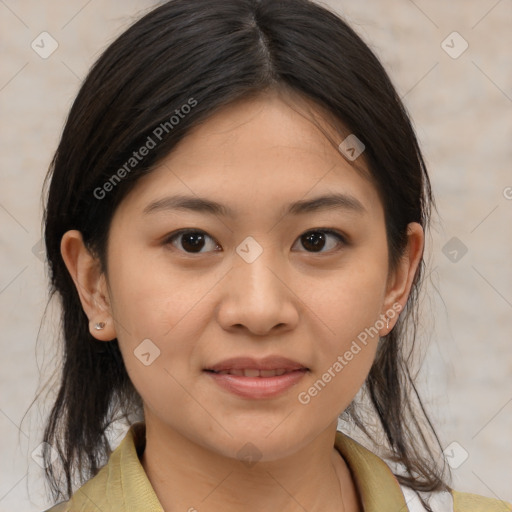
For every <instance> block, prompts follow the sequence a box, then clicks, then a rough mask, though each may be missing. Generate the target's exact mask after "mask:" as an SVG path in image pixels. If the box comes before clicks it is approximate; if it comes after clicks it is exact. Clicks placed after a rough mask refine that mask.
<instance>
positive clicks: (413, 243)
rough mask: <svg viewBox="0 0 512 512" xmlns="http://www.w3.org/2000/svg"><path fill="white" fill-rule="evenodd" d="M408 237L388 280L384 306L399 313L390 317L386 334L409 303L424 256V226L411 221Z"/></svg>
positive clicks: (408, 227)
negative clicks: (402, 252) (401, 254)
mask: <svg viewBox="0 0 512 512" xmlns="http://www.w3.org/2000/svg"><path fill="white" fill-rule="evenodd" d="M407 237H408V242H407V247H406V248H405V250H404V254H403V256H402V257H401V259H400V261H399V263H398V265H397V268H396V269H395V271H394V272H393V274H392V276H391V278H390V280H389V281H388V289H387V291H386V299H385V302H384V307H385V309H386V310H387V311H390V310H393V311H396V312H397V313H398V314H395V315H394V316H392V317H391V318H390V320H389V324H388V325H389V326H388V327H387V328H386V330H387V332H386V334H388V333H389V332H390V331H391V330H392V329H393V327H394V325H395V323H396V321H397V320H398V316H399V312H400V311H402V310H403V308H404V307H405V304H406V303H407V299H408V297H409V294H410V292H411V288H412V284H413V281H414V277H415V275H416V272H417V270H418V267H419V265H420V263H421V260H422V257H423V248H424V232H423V228H422V226H421V225H420V224H419V223H417V222H411V223H409V225H408V226H407ZM385 314H386V313H385Z"/></svg>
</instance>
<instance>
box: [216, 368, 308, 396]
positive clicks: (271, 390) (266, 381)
mask: <svg viewBox="0 0 512 512" xmlns="http://www.w3.org/2000/svg"><path fill="white" fill-rule="evenodd" d="M306 372H307V370H305V369H304V370H294V371H292V372H289V373H285V374H283V375H276V376H275V377H241V376H239V375H229V374H220V373H213V372H206V373H207V374H208V375H209V376H210V377H211V378H212V379H213V380H214V381H215V382H216V383H217V384H218V385H219V386H220V387H222V388H224V389H226V390H227V391H230V392H231V393H234V394H235V395H238V396H241V397H243V398H251V399H265V398H273V397H276V396H278V395H280V394H282V393H284V392H285V391H286V390H287V389H290V388H291V387H292V386H294V385H295V384H297V383H298V382H299V381H300V380H301V379H302V378H303V377H304V375H305V373H306Z"/></svg>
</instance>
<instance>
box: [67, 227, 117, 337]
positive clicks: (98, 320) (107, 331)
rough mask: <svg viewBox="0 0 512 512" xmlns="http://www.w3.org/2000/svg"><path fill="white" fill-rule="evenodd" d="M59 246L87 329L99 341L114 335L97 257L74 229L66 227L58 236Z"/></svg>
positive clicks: (104, 284) (107, 298) (103, 280)
mask: <svg viewBox="0 0 512 512" xmlns="http://www.w3.org/2000/svg"><path fill="white" fill-rule="evenodd" d="M60 250H61V254H62V258H63V260H64V263H65V264H66V267H67V269H68V272H69V274H70V275H71V278H72V279H73V282H74V283H75V287H76V289H77V292H78V295H79V297H80V302H81V303H82V307H83V309H84V312H85V314H86V315H87V317H88V318H89V331H90V333H91V335H92V336H94V337H95V338H96V339H98V340H100V341H110V340H113V339H114V338H115V337H116V332H115V327H114V322H113V319H112V312H111V308H110V300H109V297H108V289H107V286H106V279H105V275H104V274H103V273H102V271H101V266H100V262H99V260H98V259H97V258H96V257H94V256H93V255H92V254H91V253H90V251H89V250H88V249H87V247H86V246H85V244H84V241H83V238H82V234H81V233H80V231H77V230H70V231H67V232H66V233H65V234H64V235H63V237H62V240H61V244H60Z"/></svg>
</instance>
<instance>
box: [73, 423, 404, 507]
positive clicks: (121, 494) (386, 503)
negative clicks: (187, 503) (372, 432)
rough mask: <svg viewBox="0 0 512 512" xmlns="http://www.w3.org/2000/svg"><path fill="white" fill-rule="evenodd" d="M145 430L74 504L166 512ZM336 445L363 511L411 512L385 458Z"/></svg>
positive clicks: (135, 429)
mask: <svg viewBox="0 0 512 512" xmlns="http://www.w3.org/2000/svg"><path fill="white" fill-rule="evenodd" d="M145 431H146V427H145V424H144V423H143V422H138V423H135V424H133V425H132V426H131V427H130V429H129V430H128V432H127V434H126V436H125V438H124V439H123V440H122V441H121V443H120V445H119V446H118V447H117V448H116V449H115V450H114V451H113V452H112V454H111V455H110V458H109V461H108V464H107V465H106V466H104V467H103V468H102V469H101V470H100V472H99V473H98V474H97V475H96V476H95V477H93V478H92V479H91V480H89V481H88V482H87V483H86V484H84V485H83V486H82V487H81V488H80V489H79V490H78V491H77V492H76V493H75V495H74V496H73V500H72V501H73V502H74V504H76V505H79V506H80V505H82V506H83V505H85V504H88V506H90V504H91V502H92V503H94V505H96V506H97V507H99V508H100V509H101V508H102V506H104V507H105V509H106V510H121V508H119V506H120V504H123V506H124V508H122V510H126V511H127V512H139V511H140V510H144V511H146V512H164V510H163V508H162V505H161V504H160V502H159V501H158V498H157V496H156V494H155V491H154V489H153V487H152V486H151V483H150V481H149V479H148V477H147V475H146V472H145V471H144V468H143V467H142V464H141V462H140V456H141V455H142V453H143V451H144V447H145V444H146V438H145ZM334 446H335V448H336V449H337V450H338V452H339V453H340V454H341V456H342V457H343V458H344V459H345V461H346V463H347V466H348V467H349V469H350V471H351V473H352V476H353V478H354V481H355V484H356V487H357V489H358V492H359V495H360V496H361V500H362V503H363V507H364V512H382V511H383V510H392V511H396V512H405V511H407V510H408V509H407V505H406V503H405V499H404V496H403V494H402V491H401V489H400V485H399V483H398V481H397V479H396V477H395V476H394V475H393V473H392V472H391V469H390V468H389V467H388V465H387V464H386V463H385V462H384V461H383V460H382V459H380V458H379V457H378V456H377V455H375V454H374V453H372V452H371V451H369V450H368V449H366V448H365V447H363V446H362V445H361V444H359V443H358V442H357V441H355V440H353V439H351V438H350V437H348V436H347V435H345V434H343V433H342V432H340V431H337V432H336V438H335V444H334ZM73 510H74V509H73ZM78 510H82V509H81V508H78Z"/></svg>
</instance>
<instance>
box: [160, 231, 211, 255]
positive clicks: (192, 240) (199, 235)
mask: <svg viewBox="0 0 512 512" xmlns="http://www.w3.org/2000/svg"><path fill="white" fill-rule="evenodd" d="M208 239H210V240H211V241H213V243H210V247H213V249H214V250H215V248H216V247H219V244H217V242H216V241H215V240H214V239H213V238H212V237H211V236H210V235H208V234H207V233H205V232H204V231H201V230H199V229H180V230H179V231H175V232H174V233H171V234H170V235H169V236H168V237H166V239H165V241H164V244H165V245H167V244H171V245H173V246H174V247H176V248H177V249H179V250H183V251H184V252H186V253H188V254H200V253H201V252H208V250H206V251H201V249H203V248H204V247H205V245H206V246H207V245H208V244H207V240H208ZM179 246H181V248H180V247H179Z"/></svg>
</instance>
